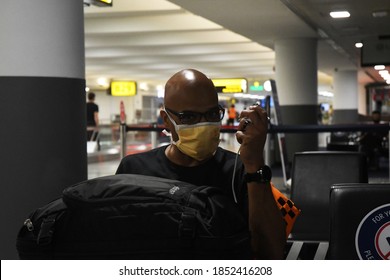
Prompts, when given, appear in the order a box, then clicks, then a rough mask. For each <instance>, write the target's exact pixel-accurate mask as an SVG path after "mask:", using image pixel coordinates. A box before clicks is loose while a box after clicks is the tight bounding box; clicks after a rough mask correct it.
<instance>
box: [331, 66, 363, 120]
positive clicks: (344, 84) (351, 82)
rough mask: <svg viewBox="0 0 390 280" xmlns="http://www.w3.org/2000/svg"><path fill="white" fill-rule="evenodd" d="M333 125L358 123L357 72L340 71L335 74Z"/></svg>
mask: <svg viewBox="0 0 390 280" xmlns="http://www.w3.org/2000/svg"><path fill="white" fill-rule="evenodd" d="M333 86H334V97H333V117H332V123H334V124H342V123H356V122H357V121H358V120H359V114H358V77H357V71H356V70H338V71H335V72H334V74H333Z"/></svg>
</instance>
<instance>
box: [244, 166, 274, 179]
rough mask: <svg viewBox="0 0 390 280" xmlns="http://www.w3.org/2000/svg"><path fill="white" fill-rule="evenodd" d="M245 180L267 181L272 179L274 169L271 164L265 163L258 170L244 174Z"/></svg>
mask: <svg viewBox="0 0 390 280" xmlns="http://www.w3.org/2000/svg"><path fill="white" fill-rule="evenodd" d="M244 176H245V177H244V178H245V181H246V182H247V183H249V182H258V183H267V182H270V181H271V179H272V171H271V168H269V166H267V165H264V166H263V167H262V168H260V169H259V170H257V171H256V172H255V173H246V174H245V175H244Z"/></svg>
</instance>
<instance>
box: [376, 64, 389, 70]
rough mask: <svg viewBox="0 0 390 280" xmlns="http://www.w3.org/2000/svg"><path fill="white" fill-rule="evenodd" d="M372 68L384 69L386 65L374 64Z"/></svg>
mask: <svg viewBox="0 0 390 280" xmlns="http://www.w3.org/2000/svg"><path fill="white" fill-rule="evenodd" d="M374 69H375V70H385V69H386V67H385V66H384V65H375V66H374Z"/></svg>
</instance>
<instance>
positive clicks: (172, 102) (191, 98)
mask: <svg viewBox="0 0 390 280" xmlns="http://www.w3.org/2000/svg"><path fill="white" fill-rule="evenodd" d="M164 103H165V106H166V107H167V108H170V109H172V110H178V111H182V110H191V111H199V110H201V111H203V110H207V109H209V108H212V107H215V106H217V104H218V95H217V93H216V91H215V87H214V84H213V82H212V81H211V80H210V79H209V78H208V77H207V76H206V75H205V74H203V73H202V72H200V71H198V70H194V69H184V70H181V71H179V72H177V73H176V74H174V75H173V76H172V77H171V78H170V79H169V80H168V81H167V83H166V85H165V98H164Z"/></svg>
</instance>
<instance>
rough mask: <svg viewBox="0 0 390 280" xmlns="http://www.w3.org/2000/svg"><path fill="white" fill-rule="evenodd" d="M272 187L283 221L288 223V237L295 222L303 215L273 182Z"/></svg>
mask: <svg viewBox="0 0 390 280" xmlns="http://www.w3.org/2000/svg"><path fill="white" fill-rule="evenodd" d="M271 187H272V194H273V195H274V198H275V201H276V205H277V206H278V208H279V210H280V211H281V212H282V216H283V219H284V221H285V222H286V236H289V234H290V233H291V230H292V228H293V226H294V223H295V220H296V219H297V217H298V215H299V214H300V213H301V210H300V209H298V208H297V207H296V206H295V204H294V202H292V201H291V200H290V199H288V198H287V197H286V196H285V195H284V194H282V193H281V192H280V191H279V190H278V189H277V188H276V187H275V186H274V184H273V183H272V182H271Z"/></svg>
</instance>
